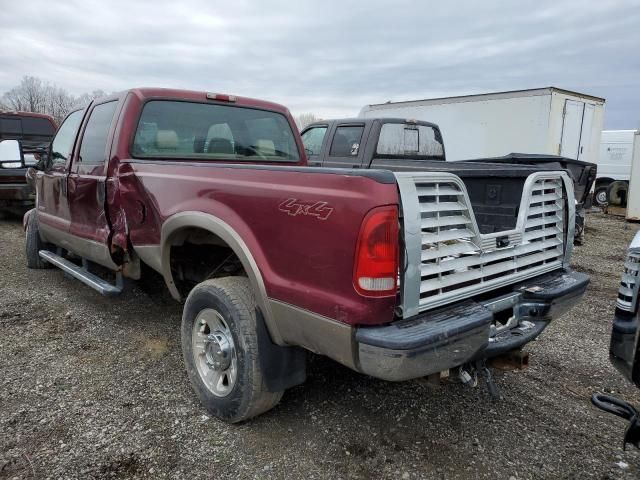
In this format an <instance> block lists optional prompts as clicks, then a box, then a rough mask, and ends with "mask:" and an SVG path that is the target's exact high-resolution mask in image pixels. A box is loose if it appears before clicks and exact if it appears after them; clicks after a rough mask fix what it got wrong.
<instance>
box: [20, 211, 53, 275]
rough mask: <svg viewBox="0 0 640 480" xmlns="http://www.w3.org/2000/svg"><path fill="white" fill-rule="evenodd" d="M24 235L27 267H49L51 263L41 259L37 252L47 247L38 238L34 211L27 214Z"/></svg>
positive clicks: (36, 219) (36, 218)
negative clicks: (27, 218)
mask: <svg viewBox="0 0 640 480" xmlns="http://www.w3.org/2000/svg"><path fill="white" fill-rule="evenodd" d="M26 237H27V238H26V244H25V255H26V257H27V267H28V268H36V269H42V268H51V264H49V263H47V262H45V261H44V260H42V259H41V258H40V255H39V254H38V252H39V251H40V250H46V249H47V244H46V243H45V242H43V241H42V239H41V238H40V232H39V230H38V217H37V215H36V212H31V215H29V220H28V222H27V232H26Z"/></svg>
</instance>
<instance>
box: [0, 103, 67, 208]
mask: <svg viewBox="0 0 640 480" xmlns="http://www.w3.org/2000/svg"><path fill="white" fill-rule="evenodd" d="M55 133H56V123H55V121H54V120H53V118H52V117H50V116H49V115H44V114H40V113H30V112H0V140H19V141H20V142H21V144H22V154H21V155H20V157H19V158H18V159H17V161H16V159H11V161H5V162H0V210H4V211H8V212H10V213H14V214H19V215H22V214H24V212H25V211H26V210H28V209H29V208H31V207H32V206H33V204H34V201H35V192H34V191H33V189H32V188H31V187H30V186H29V185H28V184H27V182H26V180H25V172H26V170H27V168H28V167H29V166H30V165H34V164H36V163H37V162H38V161H39V160H40V154H41V153H43V152H44V151H46V149H47V148H48V146H49V143H50V142H51V140H52V139H53V136H54V135H55Z"/></svg>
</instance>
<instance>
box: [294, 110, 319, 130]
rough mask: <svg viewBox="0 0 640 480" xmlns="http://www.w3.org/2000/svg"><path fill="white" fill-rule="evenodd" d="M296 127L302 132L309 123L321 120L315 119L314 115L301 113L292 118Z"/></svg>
mask: <svg viewBox="0 0 640 480" xmlns="http://www.w3.org/2000/svg"><path fill="white" fill-rule="evenodd" d="M293 119H294V120H295V122H296V125H297V126H298V130H302V129H303V128H304V127H306V126H307V125H309V124H310V123H313V122H317V121H318V120H322V119H321V118H319V117H317V116H316V115H315V114H314V113H301V114H300V115H296V116H295V117H293Z"/></svg>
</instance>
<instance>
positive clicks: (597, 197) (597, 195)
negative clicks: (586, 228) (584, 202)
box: [593, 185, 608, 207]
mask: <svg viewBox="0 0 640 480" xmlns="http://www.w3.org/2000/svg"><path fill="white" fill-rule="evenodd" d="M593 199H594V202H595V204H596V205H598V206H599V207H604V206H605V205H606V204H607V203H608V201H607V186H606V185H605V186H603V187H598V188H596V191H595V192H594V193H593Z"/></svg>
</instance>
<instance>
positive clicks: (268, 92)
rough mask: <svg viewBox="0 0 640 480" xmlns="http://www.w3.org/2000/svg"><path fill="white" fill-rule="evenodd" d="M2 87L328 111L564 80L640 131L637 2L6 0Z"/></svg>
mask: <svg viewBox="0 0 640 480" xmlns="http://www.w3.org/2000/svg"><path fill="white" fill-rule="evenodd" d="M0 3H1V7H0V34H1V35H0V38H1V40H0V93H2V92H4V91H6V90H8V89H9V88H11V87H13V86H15V85H17V84H18V83H19V82H20V79H21V77H22V76H23V75H35V76H38V77H41V78H42V79H44V80H47V81H49V82H51V83H55V84H57V85H58V86H61V87H64V88H66V89H68V90H69V91H71V92H72V93H75V94H80V93H82V92H85V91H91V90H95V89H103V90H106V91H115V90H122V89H126V88H129V87H134V86H163V87H164V86H166V87H179V88H189V89H197V90H207V91H216V92H225V93H234V94H237V95H245V96H253V97H258V98H264V99H268V100H273V101H277V102H280V103H284V104H285V105H287V106H288V107H289V108H290V109H291V110H292V112H294V113H302V112H313V113H315V114H317V115H319V116H321V117H324V118H330V117H335V116H351V115H356V114H357V113H358V111H359V110H360V108H361V107H362V106H363V105H365V104H369V103H381V102H385V101H387V100H393V101H397V100H409V99H420V98H433V97H439V96H449V95H463V94H470V93H484V92H492V91H503V90H512V89H524V88H537V87H545V86H552V85H553V86H557V87H561V88H565V89H570V90H577V91H579V92H583V93H588V94H592V95H596V96H602V97H605V98H606V99H607V105H606V113H605V127H606V128H640V88H639V87H640V1H624V2H623V1H620V2H618V1H610V0H606V1H602V0H600V1H592V2H587V1H584V0H583V1H575V2H560V1H554V2H546V1H540V0H538V1H535V2H524V1H501V2H498V1H491V0H485V1H482V2H479V1H475V0H473V1H460V2H458V1H440V2H435V1H430V2H426V1H417V0H416V1H412V2H409V1H407V2H405V1H399V0H395V1H390V2H380V1H374V0H366V1H360V2H352V1H348V0H341V1H331V0H322V1H314V2H305V1H302V0H298V1H296V0H289V1H286V2H272V1H257V0H256V1H254V2H248V1H240V0H228V1H226V2H214V1H206V0H175V1H171V2H162V1H160V0H152V1H148V2H147V1H134V0H109V1H89V0H82V1H71V0H66V1H53V0H0Z"/></svg>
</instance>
